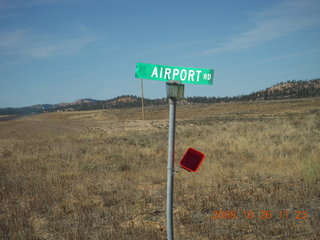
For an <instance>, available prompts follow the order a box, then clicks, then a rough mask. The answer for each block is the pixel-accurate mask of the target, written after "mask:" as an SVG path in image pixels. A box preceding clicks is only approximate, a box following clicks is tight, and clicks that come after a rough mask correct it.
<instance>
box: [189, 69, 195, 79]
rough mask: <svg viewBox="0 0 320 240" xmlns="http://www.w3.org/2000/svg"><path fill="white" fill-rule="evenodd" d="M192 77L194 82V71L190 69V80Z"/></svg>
mask: <svg viewBox="0 0 320 240" xmlns="http://www.w3.org/2000/svg"><path fill="white" fill-rule="evenodd" d="M191 77H192V82H194V79H193V77H194V71H193V70H189V76H188V81H189V82H190V81H191Z"/></svg>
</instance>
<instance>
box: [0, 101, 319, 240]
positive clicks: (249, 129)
mask: <svg viewBox="0 0 320 240" xmlns="http://www.w3.org/2000/svg"><path fill="white" fill-rule="evenodd" d="M140 116H141V112H140V109H122V110H107V111H88V112H68V113H50V114H42V115H37V116H30V117H25V118H21V119H17V120H12V121H4V122H0V201H1V205H0V239H4V240H7V239H77V240H78V239H154V240H156V239H165V238H166V232H165V197H166V196H165V194H166V161H167V160H166V158H167V116H168V110H167V107H152V108H147V112H146V116H147V120H146V121H141V120H139V119H140ZM177 119H178V120H177V133H176V158H177V159H176V164H177V163H178V160H179V158H180V157H181V156H182V154H183V152H184V151H185V150H186V149H187V148H188V147H190V146H192V147H194V148H196V149H198V150H200V151H202V152H204V153H205V154H206V156H207V157H206V159H205V161H204V163H203V165H202V166H201V168H200V170H199V172H197V173H189V172H185V171H183V170H180V171H179V172H178V173H177V174H176V176H175V199H174V220H175V236H176V239H317V237H318V236H319V235H320V228H319V226H320V216H319V210H320V200H319V198H320V191H319V189H320V160H319V159H320V145H319V142H320V99H319V98H316V99H305V100H303V99H302V100H295V101H274V102H251V103H229V104H216V105H190V106H178V112H177ZM215 210H218V211H219V210H224V211H226V210H229V211H231V210H235V211H237V212H238V214H239V217H240V218H239V219H210V218H211V217H212V216H213V215H212V212H213V211H215ZM244 210H246V211H250V210H253V211H255V212H256V213H259V212H260V211H273V214H274V217H273V218H272V219H259V218H257V219H251V220H250V219H247V218H243V217H241V216H242V215H240V213H242V212H243V211H244ZM281 210H288V211H289V212H290V215H289V218H288V219H280V217H279V211H281ZM297 210H306V211H307V212H308V214H309V216H308V217H307V218H306V219H296V218H295V216H296V212H295V211H297Z"/></svg>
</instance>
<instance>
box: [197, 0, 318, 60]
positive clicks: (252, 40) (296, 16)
mask: <svg viewBox="0 0 320 240" xmlns="http://www.w3.org/2000/svg"><path fill="white" fill-rule="evenodd" d="M319 11H320V4H319V3H318V2H317V1H313V0H309V1H307V0H305V1H285V2H283V3H282V4H281V5H279V6H276V7H273V8H270V9H266V10H264V11H262V12H259V13H256V14H254V15H253V16H252V18H251V21H252V22H253V23H254V27H253V28H252V29H249V30H247V31H245V32H242V33H239V34H237V35H235V36H233V37H232V38H231V39H229V40H227V42H226V44H223V45H221V46H219V47H216V48H212V49H210V50H207V51H203V52H202V53H200V54H198V56H199V55H201V56H205V55H211V54H215V53H219V52H225V51H238V50H246V49H249V48H253V47H256V46H259V45H261V44H264V43H266V42H269V41H272V40H274V39H277V38H280V37H283V36H286V35H287V34H289V33H292V32H297V31H303V30H307V29H310V28H312V27H315V26H319V25H320V18H319V15H318V14H319Z"/></svg>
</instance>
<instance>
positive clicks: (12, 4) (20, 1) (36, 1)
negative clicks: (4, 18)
mask: <svg viewBox="0 0 320 240" xmlns="http://www.w3.org/2000/svg"><path fill="white" fill-rule="evenodd" d="M67 1H69V0H28V1H25V0H11V1H8V0H0V11H5V10H12V9H17V8H25V7H37V6H45V5H53V4H58V3H65V2H67Z"/></svg>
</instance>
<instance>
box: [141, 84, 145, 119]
mask: <svg viewBox="0 0 320 240" xmlns="http://www.w3.org/2000/svg"><path fill="white" fill-rule="evenodd" d="M140 81H141V107H142V120H144V100H143V98H144V97H143V80H142V78H141V79H140Z"/></svg>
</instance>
